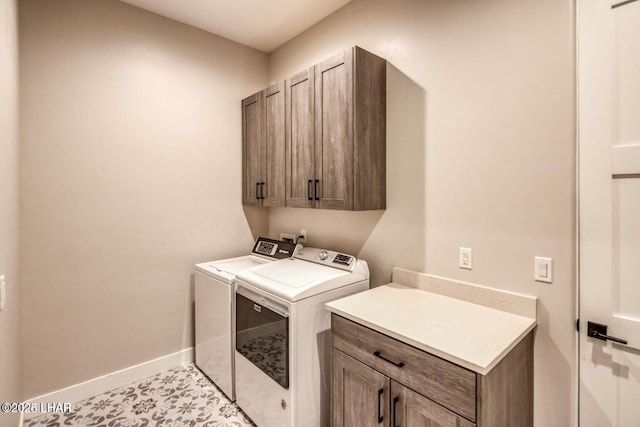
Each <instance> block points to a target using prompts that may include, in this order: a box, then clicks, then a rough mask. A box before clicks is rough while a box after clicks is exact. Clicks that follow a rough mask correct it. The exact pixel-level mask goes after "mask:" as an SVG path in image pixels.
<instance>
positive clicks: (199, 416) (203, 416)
mask: <svg viewBox="0 0 640 427" xmlns="http://www.w3.org/2000/svg"><path fill="white" fill-rule="evenodd" d="M24 425H25V426H26V427H42V426H46V427H63V426H86V427H88V426H91V427H178V426H180V427H183V426H189V427H193V426H202V427H249V426H254V427H255V425H254V424H253V423H252V422H251V420H250V419H249V418H247V416H246V415H245V414H244V413H243V412H242V411H241V410H240V408H238V406H236V404H235V403H231V402H229V400H227V398H226V397H225V396H224V395H223V394H222V393H221V392H220V390H218V389H217V388H216V387H215V386H214V385H213V383H212V382H211V381H209V379H208V378H207V377H205V376H204V375H203V374H202V373H201V372H200V371H199V370H198V369H196V368H195V367H194V366H193V365H188V366H184V367H179V368H174V369H171V370H169V371H166V372H162V373H160V374H157V375H155V376H153V377H149V378H147V379H145V380H143V381H141V382H139V383H135V384H130V385H128V386H125V387H122V388H119V389H116V390H113V391H110V392H107V393H104V394H101V395H98V396H94V397H91V398H89V399H86V400H83V401H81V402H78V403H76V404H74V405H72V412H69V413H64V414H60V413H51V414H45V415H40V416H36V417H33V418H29V419H26V420H25V422H24Z"/></svg>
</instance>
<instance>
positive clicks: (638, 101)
mask: <svg viewBox="0 0 640 427" xmlns="http://www.w3.org/2000/svg"><path fill="white" fill-rule="evenodd" d="M577 8H578V21H577V28H578V37H577V41H578V132H579V156H578V158H579V163H578V167H579V200H580V203H579V224H580V230H579V241H580V252H579V253H580V257H579V260H580V263H579V265H580V267H579V277H580V292H579V301H580V303H579V304H580V335H579V336H580V339H579V345H580V349H579V350H580V372H579V378H580V388H579V412H580V413H579V416H580V426H582V427H591V426H593V427H603V426H620V427H627V426H629V427H638V426H640V1H638V0H631V1H623V2H621V1H618V2H611V1H610V0H578V1H577ZM589 322H592V323H597V324H601V325H606V326H607V329H606V332H604V330H600V331H599V332H593V331H591V332H589V328H588V323H589ZM589 333H591V334H592V335H598V336H600V338H604V339H599V338H594V337H589V336H588V334H589ZM599 334H602V335H609V336H610V337H614V338H618V339H620V340H621V341H624V342H626V344H624V343H620V344H618V343H616V342H614V341H613V340H612V339H606V337H603V336H602V335H599Z"/></svg>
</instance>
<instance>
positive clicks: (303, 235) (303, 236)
mask: <svg viewBox="0 0 640 427" xmlns="http://www.w3.org/2000/svg"><path fill="white" fill-rule="evenodd" d="M300 236H301V237H300ZM298 237H300V240H298V241H297V243H307V230H302V229H301V230H300V234H298Z"/></svg>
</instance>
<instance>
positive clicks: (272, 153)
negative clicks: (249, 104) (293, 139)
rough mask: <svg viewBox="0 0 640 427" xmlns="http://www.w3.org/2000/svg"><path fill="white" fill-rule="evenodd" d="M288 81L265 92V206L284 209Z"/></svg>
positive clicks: (263, 200)
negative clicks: (286, 85)
mask: <svg viewBox="0 0 640 427" xmlns="http://www.w3.org/2000/svg"><path fill="white" fill-rule="evenodd" d="M284 99H285V94H284V82H279V83H276V84H274V85H273V86H271V87H270V88H268V89H267V90H265V91H264V149H263V156H264V157H263V159H262V165H263V167H262V180H261V183H263V184H262V186H263V188H262V189H261V198H262V197H264V198H263V199H262V205H263V206H284V201H285V185H284V178H285V173H284V172H285V171H284V167H285V135H284V118H285V117H284V116H285V108H284Z"/></svg>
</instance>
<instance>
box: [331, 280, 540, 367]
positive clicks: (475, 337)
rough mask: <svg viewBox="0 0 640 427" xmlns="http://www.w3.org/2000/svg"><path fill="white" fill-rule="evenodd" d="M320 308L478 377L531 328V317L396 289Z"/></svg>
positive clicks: (376, 290) (421, 291)
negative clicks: (461, 367)
mask: <svg viewBox="0 0 640 427" xmlns="http://www.w3.org/2000/svg"><path fill="white" fill-rule="evenodd" d="M496 292H500V291H499V290H496ZM534 304H535V301H534ZM326 307H327V309H328V310H329V311H331V312H332V313H335V314H337V315H340V316H342V317H345V318H347V319H349V320H353V321H355V322H357V323H360V324H362V325H364V326H367V327H369V328H371V329H373V330H376V331H378V332H381V333H383V334H385V335H389V336H391V337H393V338H396V339H398V340H400V341H403V342H405V343H407V344H410V345H412V346H414V347H416V348H419V349H421V350H424V351H426V352H429V353H431V354H434V355H436V356H439V357H441V358H443V359H445V360H448V361H450V362H453V363H456V364H458V365H460V366H463V367H465V368H467V369H470V370H472V371H474V372H477V373H479V374H482V375H486V374H487V373H488V372H489V371H490V370H491V369H492V368H493V367H494V366H495V365H497V364H498V362H499V361H500V360H502V358H503V357H504V356H505V355H506V354H507V353H508V352H509V351H510V350H511V349H512V348H514V347H515V346H516V344H518V343H519V342H520V340H521V339H522V338H524V337H525V336H526V335H527V334H528V333H529V332H530V331H531V330H532V329H533V328H534V327H535V326H536V319H534V318H531V317H525V316H521V315H518V314H513V313H510V312H507V311H502V310H498V309H495V308H490V307H487V306H484V305H480V304H476V303H473V302H469V301H465V300H462V299H457V298H452V297H450V296H445V295H441V294H439V293H434V292H430V291H426V290H424V289H419V288H416V287H410V286H405V285H401V284H397V283H390V284H388V285H384V286H380V287H377V288H374V289H370V290H368V291H365V292H361V293H358V294H354V295H351V296H348V297H345V298H342V299H339V300H336V301H333V302H330V303H328V304H327V305H326Z"/></svg>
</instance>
